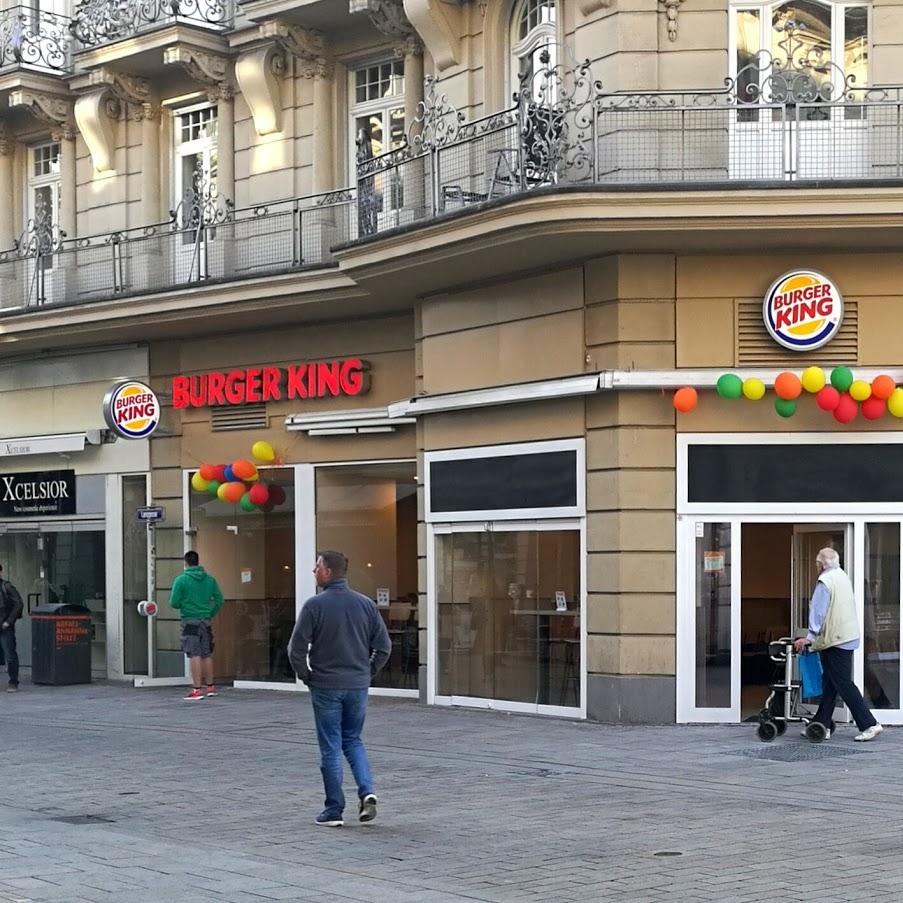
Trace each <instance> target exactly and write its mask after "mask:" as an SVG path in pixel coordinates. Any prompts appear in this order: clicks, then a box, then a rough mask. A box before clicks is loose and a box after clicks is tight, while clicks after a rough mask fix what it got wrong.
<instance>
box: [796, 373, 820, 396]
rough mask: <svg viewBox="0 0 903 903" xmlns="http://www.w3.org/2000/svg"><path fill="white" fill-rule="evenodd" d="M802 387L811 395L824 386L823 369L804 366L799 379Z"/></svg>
mask: <svg viewBox="0 0 903 903" xmlns="http://www.w3.org/2000/svg"><path fill="white" fill-rule="evenodd" d="M800 382H801V383H802V384H803V388H804V389H805V390H806V391H807V392H811V393H812V394H813V395H814V394H815V393H816V392H821V390H822V389H823V388H824V387H825V371H824V370H822V368H821V367H806V369H805V370H803V378H802V379H801V380H800Z"/></svg>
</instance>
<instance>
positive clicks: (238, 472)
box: [232, 458, 257, 480]
mask: <svg viewBox="0 0 903 903" xmlns="http://www.w3.org/2000/svg"><path fill="white" fill-rule="evenodd" d="M232 473H233V474H235V477H236V478H237V479H239V480H250V479H253V477H254V475H255V474H256V473H257V468H256V467H255V466H254V465H253V464H252V463H251V462H250V461H246V460H245V459H244V458H239V459H238V460H237V461H233V462H232Z"/></svg>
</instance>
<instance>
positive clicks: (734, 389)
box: [715, 373, 743, 398]
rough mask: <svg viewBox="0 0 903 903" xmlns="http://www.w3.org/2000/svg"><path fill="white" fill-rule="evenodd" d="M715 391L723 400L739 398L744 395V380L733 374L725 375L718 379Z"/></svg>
mask: <svg viewBox="0 0 903 903" xmlns="http://www.w3.org/2000/svg"><path fill="white" fill-rule="evenodd" d="M715 391H716V392H717V393H718V394H719V395H720V396H721V397H722V398H739V397H740V396H741V395H742V394H743V380H742V379H740V377H739V376H736V375H735V374H733V373H725V374H723V375H721V376H719V377H718V382H717V383H715Z"/></svg>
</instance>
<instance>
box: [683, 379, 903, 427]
mask: <svg viewBox="0 0 903 903" xmlns="http://www.w3.org/2000/svg"><path fill="white" fill-rule="evenodd" d="M715 391H716V392H717V393H718V395H720V396H721V398H729V399H733V398H739V397H740V396H741V395H742V396H744V397H745V398H748V399H749V400H750V401H758V400H759V399H761V398H763V397H764V396H765V391H766V390H765V383H764V382H762V380H761V379H756V378H755V377H750V378H749V379H741V378H740V377H739V376H737V375H736V374H734V373H724V374H722V375H721V376H719V377H718V381H717V382H716V384H715ZM804 391H805V392H808V393H809V394H811V395H814V396H815V403H816V404H817V405H818V406H819V408H821V410H823V411H827V412H829V413H831V414H832V415H833V416H834V419H835V420H836V421H837V422H838V423H849V422H850V421H851V420H853V419H854V418H855V417H856V415H857V414H859V413H860V411H861V413H862V416H863V417H865V419H866V420H877V419H878V418H879V417H883V416H884V414H885V412H887V413H890V414H892V415H893V416H894V417H903V388H898V387H897V384H896V382H894V380H893V378H892V377H890V376H888V375H887V374H884V373H882V374H881V375H880V376H876V377H875V378H874V379H873V380H872V381H871V382H868V381H867V380H864V379H856V378H855V377H854V376H853V371H852V370H850V368H849V367H835V368H834V369H833V370H832V371H831V373H830V376H826V375H825V371H824V370H822V369H821V367H806V369H805V370H803V372H802V374H801V375H800V376H797V375H796V374H795V373H791V372H790V371H789V370H785V371H784V372H783V373H779V374H778V375H777V376H776V377H775V380H774V394H775V395H776V396H777V398H775V401H774V408H775V411H777V413H778V414H779V415H780V416H781V417H792V416H793V415H794V414H795V413H796V408H797V399H798V398H799V397H800V395H802V393H803V392H804ZM698 400H699V398H698V394H697V392H696V390H695V389H694V388H692V387H690V386H684V387H683V388H680V389H678V390H677V391H676V392H675V393H674V407H675V408H676V409H677V410H678V411H680V412H681V413H684V414H685V413H688V412H689V411H692V410H693V409H694V408H695V407H696V404H697V402H698Z"/></svg>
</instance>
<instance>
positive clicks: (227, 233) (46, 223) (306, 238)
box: [0, 189, 357, 313]
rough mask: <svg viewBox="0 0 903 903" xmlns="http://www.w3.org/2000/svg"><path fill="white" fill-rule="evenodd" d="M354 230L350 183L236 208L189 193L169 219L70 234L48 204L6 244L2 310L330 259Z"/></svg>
mask: <svg viewBox="0 0 903 903" xmlns="http://www.w3.org/2000/svg"><path fill="white" fill-rule="evenodd" d="M356 235H357V209H356V205H355V202H354V194H353V192H352V191H350V190H345V191H336V192H331V193H328V194H319V195H313V196H309V197H303V198H293V199H289V200H284V201H278V202H275V203H271V204H259V205H257V206H254V207H247V208H242V209H234V208H233V207H232V205H231V204H230V203H229V202H228V201H223V200H222V199H221V198H219V197H217V195H216V191H215V189H209V190H207V191H205V192H201V193H197V194H195V193H194V192H188V194H187V195H186V197H185V198H184V199H183V201H182V202H181V203H180V204H179V205H178V207H177V208H176V209H175V210H174V211H172V213H171V215H170V219H169V221H168V222H166V223H162V224H158V225H152V226H147V227H143V228H139V229H127V230H123V231H118V232H111V233H109V234H106V235H92V236H87V237H84V238H78V239H74V240H73V239H70V238H67V237H66V236H65V235H62V234H61V233H60V231H59V229H58V228H56V227H55V226H53V225H52V224H51V222H50V220H49V217H48V216H46V215H45V214H44V212H43V211H41V210H38V211H37V212H36V216H35V219H33V220H31V221H30V222H29V223H28V228H27V229H26V230H25V232H24V233H23V235H22V236H21V237H20V239H19V240H18V242H17V243H16V246H15V247H14V248H12V249H9V250H7V251H5V252H0V311H2V312H3V313H11V312H23V311H28V310H35V309H39V308H47V307H51V306H57V305H60V306H62V305H73V304H86V303H90V302H96V301H109V300H112V299H116V298H126V297H131V296H137V295H144V294H153V293H160V292H167V291H173V290H181V289H185V288H187V287H190V286H193V285H199V284H204V283H217V282H228V281H235V280H240V279H251V278H254V277H258V276H264V275H276V274H281V273H288V272H292V271H300V270H304V269H310V268H317V267H325V266H331V265H332V264H333V257H332V252H331V250H330V249H331V248H332V247H333V246H334V245H337V244H342V243H344V242H348V241H351V240H353V239H354V238H355V237H356Z"/></svg>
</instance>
